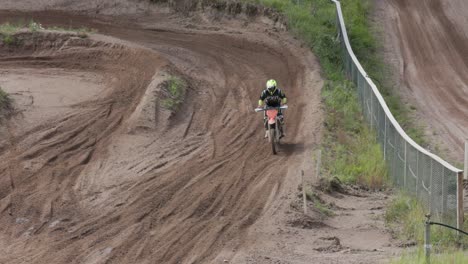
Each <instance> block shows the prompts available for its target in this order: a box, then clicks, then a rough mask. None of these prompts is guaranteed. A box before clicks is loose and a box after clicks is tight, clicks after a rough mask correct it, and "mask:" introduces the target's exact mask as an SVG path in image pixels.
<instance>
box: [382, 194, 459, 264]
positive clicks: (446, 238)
mask: <svg viewBox="0 0 468 264" xmlns="http://www.w3.org/2000/svg"><path fill="white" fill-rule="evenodd" d="M385 221H386V223H387V225H388V227H389V228H390V229H391V230H392V233H393V234H394V236H395V237H397V238H399V239H402V240H413V241H416V242H417V243H418V244H422V243H424V222H425V210H424V208H423V206H422V204H421V203H420V202H419V201H418V200H417V199H415V198H412V197H411V196H409V195H406V194H404V193H402V192H401V193H399V194H398V195H397V196H396V197H395V198H394V199H393V200H392V202H391V203H390V204H389V205H388V207H387V211H386V213H385ZM463 229H464V230H467V229H468V220H465V223H464V227H463ZM431 244H432V245H433V250H434V251H435V252H436V253H437V252H447V251H448V252H450V251H454V250H455V249H456V248H459V247H463V248H465V249H466V248H468V236H461V237H458V236H457V234H456V232H455V231H453V230H451V229H448V228H445V227H441V226H436V225H432V226H431ZM450 263H451V262H450Z"/></svg>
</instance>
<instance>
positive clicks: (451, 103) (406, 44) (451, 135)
mask: <svg viewBox="0 0 468 264" xmlns="http://www.w3.org/2000/svg"><path fill="white" fill-rule="evenodd" d="M376 3H377V8H378V11H377V12H378V13H379V14H380V15H379V17H381V18H382V19H383V21H382V25H383V27H384V39H385V46H386V50H387V58H388V61H389V62H390V63H391V64H393V65H394V66H395V69H396V71H397V72H398V79H399V86H401V88H400V90H401V92H402V93H403V94H404V95H405V96H406V97H407V98H408V103H409V104H411V105H413V106H414V108H415V109H416V110H415V112H416V113H417V114H416V115H417V116H418V118H421V120H423V122H422V123H423V125H427V130H426V134H427V136H428V137H429V138H430V139H433V142H434V143H433V148H434V149H435V148H436V147H440V148H441V150H442V151H443V152H445V155H447V156H448V157H450V158H451V159H452V160H454V161H459V162H462V160H463V142H464V140H465V139H466V138H468V45H467V44H468V26H467V25H468V23H467V17H468V16H467V12H466V10H467V9H468V2H466V1H463V0H454V1H445V0H424V1H417V2H415V1H403V0H378V1H376Z"/></svg>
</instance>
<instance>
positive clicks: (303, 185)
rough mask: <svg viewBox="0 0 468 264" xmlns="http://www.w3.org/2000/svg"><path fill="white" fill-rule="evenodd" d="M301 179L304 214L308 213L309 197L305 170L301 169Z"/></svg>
mask: <svg viewBox="0 0 468 264" xmlns="http://www.w3.org/2000/svg"><path fill="white" fill-rule="evenodd" d="M301 181H302V200H303V207H304V214H307V197H306V191H305V184H304V170H301Z"/></svg>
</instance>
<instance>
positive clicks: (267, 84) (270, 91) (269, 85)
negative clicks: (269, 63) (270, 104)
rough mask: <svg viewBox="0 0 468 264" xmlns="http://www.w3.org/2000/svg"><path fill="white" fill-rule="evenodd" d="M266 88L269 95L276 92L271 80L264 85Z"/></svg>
mask: <svg viewBox="0 0 468 264" xmlns="http://www.w3.org/2000/svg"><path fill="white" fill-rule="evenodd" d="M266 88H267V90H268V92H269V93H270V94H273V93H274V92H275V91H276V81H275V80H273V79H271V80H268V81H267V83H266Z"/></svg>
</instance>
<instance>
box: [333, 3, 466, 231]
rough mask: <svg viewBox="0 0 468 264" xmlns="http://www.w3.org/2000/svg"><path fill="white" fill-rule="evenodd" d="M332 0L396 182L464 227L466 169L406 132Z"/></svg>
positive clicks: (348, 68)
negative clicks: (364, 65) (369, 72)
mask: <svg viewBox="0 0 468 264" xmlns="http://www.w3.org/2000/svg"><path fill="white" fill-rule="evenodd" d="M331 1H333V2H334V3H335V4H336V11H337V28H338V34H339V40H340V44H341V51H342V57H343V63H344V68H345V73H346V75H347V77H348V78H349V79H350V80H351V81H352V82H353V83H354V84H355V85H356V87H357V91H358V98H359V101H360V103H361V106H362V110H363V115H364V117H365V119H366V120H367V121H368V122H369V124H370V127H371V128H372V129H373V130H374V131H375V132H376V134H377V139H378V141H379V143H380V144H381V146H382V149H383V154H384V159H385V160H386V162H387V165H388V167H389V173H390V176H391V178H392V179H393V182H394V183H395V185H397V186H399V187H400V188H401V189H403V190H405V191H406V192H407V193H409V194H412V195H413V196H415V197H417V198H418V199H419V200H420V201H421V202H422V203H423V205H424V206H425V208H426V210H428V212H430V213H431V215H432V216H433V218H434V219H437V220H438V221H441V222H443V223H445V224H448V225H453V226H457V228H460V227H461V226H462V225H463V176H462V171H461V170H459V169H457V168H455V167H454V166H452V165H450V164H449V163H447V162H446V161H444V160H442V159H441V158H439V157H438V156H436V155H434V154H432V153H430V152H429V151H428V150H426V149H424V148H422V147H421V146H419V145H418V144H417V143H415V142H414V141H413V140H412V139H411V138H410V137H409V136H408V135H407V134H406V133H405V132H404V131H403V129H402V128H401V127H400V125H399V124H398V122H397V121H396V120H395V118H394V117H393V115H392V113H391V112H390V110H389V108H388V107H387V105H386V103H385V101H384V99H383V97H382V95H381V94H380V92H379V91H378V89H377V87H376V85H375V84H374V82H373V81H372V80H371V79H370V78H369V77H368V75H367V73H366V72H365V71H364V69H363V68H362V66H361V64H360V63H359V61H358V60H357V58H356V56H355V55H354V52H353V50H352V49H351V45H350V43H349V39H348V34H347V32H346V27H345V23H344V19H343V14H342V12H341V5H340V3H339V2H338V1H335V0H331ZM460 229H461V228H460Z"/></svg>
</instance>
